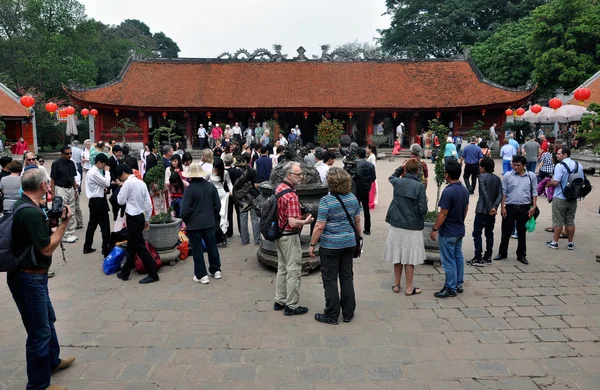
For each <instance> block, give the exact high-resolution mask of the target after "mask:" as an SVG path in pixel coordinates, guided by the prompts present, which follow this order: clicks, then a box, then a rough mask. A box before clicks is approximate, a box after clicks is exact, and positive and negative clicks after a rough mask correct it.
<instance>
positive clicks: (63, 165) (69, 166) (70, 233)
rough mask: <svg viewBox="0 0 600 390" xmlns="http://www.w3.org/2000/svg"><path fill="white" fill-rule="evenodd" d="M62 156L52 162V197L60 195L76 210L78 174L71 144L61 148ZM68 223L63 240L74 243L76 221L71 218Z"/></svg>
mask: <svg viewBox="0 0 600 390" xmlns="http://www.w3.org/2000/svg"><path fill="white" fill-rule="evenodd" d="M60 155H61V158H59V159H58V160H56V161H54V162H53V163H52V168H51V169H50V178H51V179H52V198H54V197H55V196H60V197H61V198H62V199H63V202H64V203H65V204H66V205H68V206H69V208H70V209H73V210H75V196H78V194H76V191H77V183H76V182H75V176H77V168H76V167H75V163H74V162H73V161H71V155H72V152H71V148H70V147H69V146H63V147H62V149H61V150H60ZM63 223H66V224H67V225H68V226H67V231H66V233H65V236H64V237H63V242H68V243H74V242H75V241H77V239H78V237H77V236H75V234H74V233H75V228H76V227H77V226H76V221H75V219H70V220H69V221H68V222H67V221H63Z"/></svg>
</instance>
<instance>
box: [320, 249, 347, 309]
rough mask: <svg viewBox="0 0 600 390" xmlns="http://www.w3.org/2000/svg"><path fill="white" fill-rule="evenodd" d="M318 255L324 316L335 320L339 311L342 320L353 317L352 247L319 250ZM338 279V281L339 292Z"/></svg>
mask: <svg viewBox="0 0 600 390" xmlns="http://www.w3.org/2000/svg"><path fill="white" fill-rule="evenodd" d="M319 255H320V257H321V277H322V278H323V289H324V290H325V311H324V313H325V315H327V316H329V317H331V318H333V319H336V320H337V319H338V317H339V316H340V309H341V312H342V314H343V316H344V318H352V317H354V310H356V298H355V296H354V280H353V279H354V272H353V270H352V261H353V256H354V247H350V248H343V249H327V248H320V249H319ZM338 278H339V280H340V291H339V292H338V283H337V282H338Z"/></svg>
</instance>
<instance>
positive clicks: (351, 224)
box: [331, 194, 360, 242]
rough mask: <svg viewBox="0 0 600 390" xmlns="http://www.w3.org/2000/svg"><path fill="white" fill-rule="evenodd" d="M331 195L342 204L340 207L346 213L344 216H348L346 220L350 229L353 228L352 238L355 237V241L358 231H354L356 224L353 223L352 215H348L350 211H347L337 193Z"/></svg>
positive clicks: (357, 239)
mask: <svg viewBox="0 0 600 390" xmlns="http://www.w3.org/2000/svg"><path fill="white" fill-rule="evenodd" d="M331 195H333V196H334V197H335V198H336V199H337V201H338V202H340V205H341V206H342V208H343V209H344V212H345V213H346V218H348V222H349V223H350V226H352V230H354V238H355V239H356V242H358V241H359V239H360V238H359V236H358V232H357V231H356V226H355V225H354V221H353V220H352V217H350V213H348V210H347V209H346V206H344V202H342V198H340V196H339V195H337V194H331Z"/></svg>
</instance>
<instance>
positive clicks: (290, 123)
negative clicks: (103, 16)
mask: <svg viewBox="0 0 600 390" xmlns="http://www.w3.org/2000/svg"><path fill="white" fill-rule="evenodd" d="M280 50H281V47H280V46H275V52H274V53H271V52H270V51H268V50H265V49H259V50H257V51H255V52H254V53H249V52H247V51H245V50H241V51H239V52H237V53H235V54H234V55H231V54H228V53H224V54H223V55H221V56H219V57H218V58H212V59H205V58H200V59H189V58H176V59H158V58H152V59H144V58H136V57H132V58H130V59H129V60H128V62H127V63H126V64H125V66H124V68H123V70H122V71H121V73H120V74H119V76H118V77H117V78H116V79H115V80H113V81H112V82H110V83H107V84H104V85H100V86H97V87H93V88H78V87H76V86H70V87H68V88H66V92H67V93H68V95H69V96H70V98H71V99H72V101H73V102H74V104H76V105H78V106H80V107H81V108H84V107H86V108H88V109H91V108H95V109H96V110H98V115H97V116H96V118H95V120H94V127H93V129H92V130H93V132H92V133H91V134H94V138H95V141H98V140H101V139H102V140H107V139H108V138H114V137H113V135H112V133H111V129H113V128H114V127H115V126H116V125H117V121H118V120H120V119H122V118H130V119H131V120H133V121H134V122H135V123H136V124H137V126H138V127H139V128H141V129H142V131H141V133H138V134H127V135H126V137H127V140H128V142H142V141H143V142H147V141H148V140H149V138H150V134H151V132H152V129H153V128H156V127H159V126H162V125H164V124H165V123H166V122H167V121H168V120H170V119H174V120H176V121H177V123H178V125H179V127H180V129H181V130H182V131H181V132H182V133H183V135H184V136H185V138H186V139H187V142H188V145H187V146H188V147H192V146H195V145H196V144H197V142H198V141H197V137H196V136H195V134H196V129H197V128H198V126H199V124H204V126H205V127H206V126H207V124H208V122H212V123H213V124H214V123H216V122H217V121H218V122H219V123H225V124H231V125H233V124H234V123H235V122H240V123H241V124H242V125H243V126H252V125H253V124H254V123H255V122H260V123H262V122H265V121H268V120H271V119H275V120H276V121H277V122H278V123H279V125H280V127H281V128H282V129H283V130H284V131H285V132H286V134H287V133H288V132H289V129H291V128H293V127H294V126H296V125H298V126H299V127H300V129H301V130H302V137H303V139H304V140H305V141H307V142H310V141H313V140H314V138H315V136H316V125H317V124H318V123H319V122H320V121H321V119H322V116H326V117H328V118H333V119H340V120H344V121H345V126H346V132H347V134H351V133H352V132H353V131H358V132H359V133H360V134H361V136H362V137H364V138H366V139H368V138H369V137H370V136H371V135H372V134H373V129H374V128H376V126H377V124H378V123H380V122H382V121H384V120H385V119H386V118H390V120H391V121H392V123H391V124H392V126H393V127H394V128H395V127H396V126H397V125H398V124H399V123H400V122H403V123H404V124H405V126H406V129H407V131H408V135H409V140H410V142H413V141H414V139H415V137H416V136H417V134H419V132H420V131H422V130H423V129H426V128H427V121H428V120H430V119H433V118H435V117H436V116H437V117H439V118H440V120H441V121H442V122H444V123H445V124H446V125H448V126H449V127H450V128H452V129H453V131H459V130H470V129H471V128H472V127H473V124H474V123H475V122H476V121H478V120H482V121H483V122H484V128H489V127H490V126H491V125H492V124H493V123H497V124H498V126H501V125H502V124H503V123H504V122H505V121H506V116H505V114H504V111H505V110H506V109H507V108H508V107H513V108H516V107H519V106H522V105H524V104H525V103H527V102H528V101H529V99H530V97H531V95H532V93H533V92H534V90H535V88H534V87H533V86H527V87H522V88H507V87H503V86H501V85H498V84H496V83H494V82H492V81H490V80H487V79H486V78H484V77H483V75H482V74H481V72H480V71H479V69H478V68H477V67H476V66H475V64H474V63H473V62H472V61H471V59H470V58H469V57H468V55H466V56H464V57H462V58H457V59H427V60H390V59H385V58H382V57H380V56H374V57H369V56H368V55H367V54H366V53H364V52H359V53H352V54H348V53H346V52H344V51H341V50H338V51H334V52H332V53H329V50H328V47H327V46H324V47H322V50H323V53H322V55H321V56H320V57H317V56H313V58H312V59H309V58H307V57H306V56H305V54H304V53H305V50H304V48H302V47H300V48H299V49H298V56H297V57H295V58H292V59H288V58H287V56H286V55H282V54H281V51H280Z"/></svg>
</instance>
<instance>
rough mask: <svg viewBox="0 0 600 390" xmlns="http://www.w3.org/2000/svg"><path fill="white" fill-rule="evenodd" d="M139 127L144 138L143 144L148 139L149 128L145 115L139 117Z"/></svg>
mask: <svg viewBox="0 0 600 390" xmlns="http://www.w3.org/2000/svg"><path fill="white" fill-rule="evenodd" d="M140 127H141V129H142V139H143V140H144V141H143V142H144V145H146V144H147V143H148V142H149V141H150V128H149V127H148V117H147V116H142V117H140Z"/></svg>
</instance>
